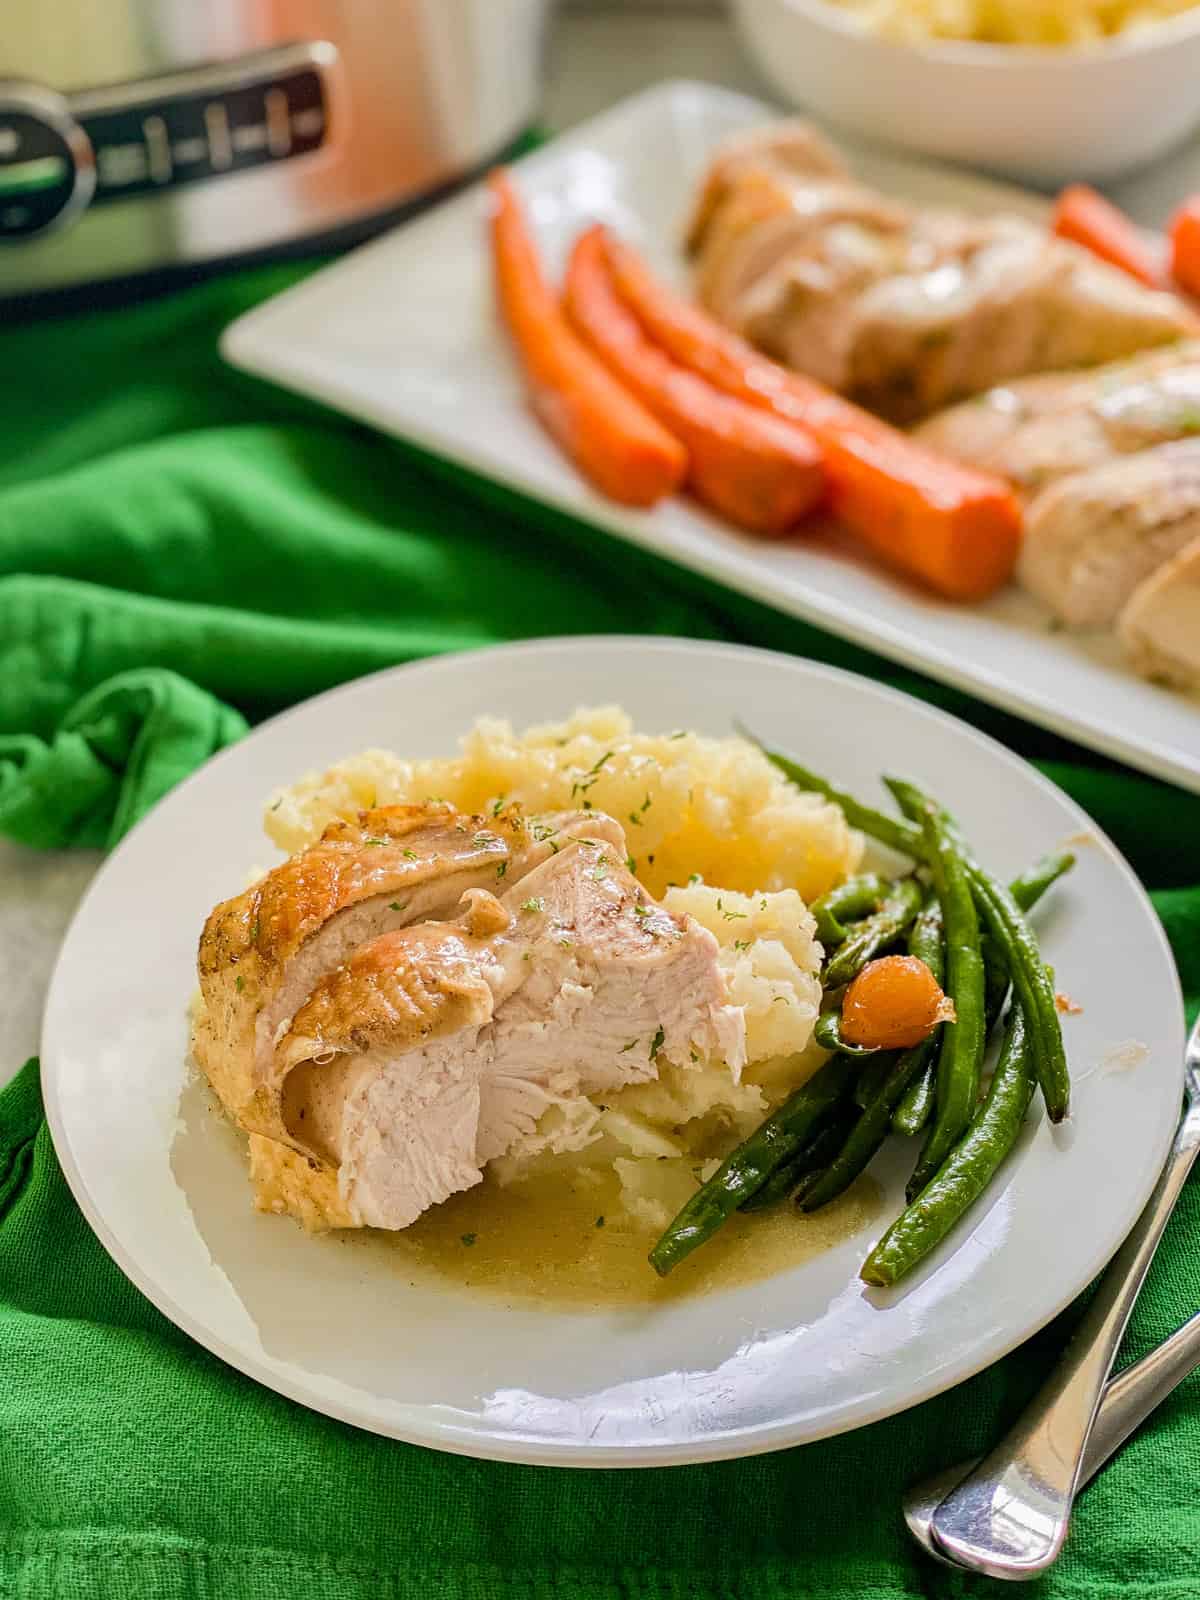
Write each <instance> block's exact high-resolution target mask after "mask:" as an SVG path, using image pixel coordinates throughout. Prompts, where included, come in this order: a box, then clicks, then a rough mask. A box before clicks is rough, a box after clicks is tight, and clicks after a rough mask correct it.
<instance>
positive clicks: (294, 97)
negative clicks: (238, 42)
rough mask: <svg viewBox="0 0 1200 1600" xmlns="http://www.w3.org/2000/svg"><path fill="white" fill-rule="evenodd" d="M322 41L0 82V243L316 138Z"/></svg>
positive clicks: (218, 174)
mask: <svg viewBox="0 0 1200 1600" xmlns="http://www.w3.org/2000/svg"><path fill="white" fill-rule="evenodd" d="M335 60H336V51H335V50H334V48H333V46H332V45H328V44H324V43H320V44H305V45H286V46H283V47H282V48H280V49H277V50H268V51H263V52H262V53H261V54H258V55H256V56H253V57H250V58H243V59H241V60H240V61H236V62H226V63H221V64H218V65H214V66H206V67H199V68H196V69H195V70H193V71H187V72H178V73H172V74H170V75H169V76H167V77H162V78H155V79H144V80H140V81H139V82H137V83H129V84H120V85H116V86H114V87H112V88H106V89H99V90H88V91H85V92H83V93H80V94H76V95H69V96H63V95H59V94H56V93H54V92H53V91H52V90H48V89H43V88H41V87H39V86H36V85H32V84H25V83H11V82H0V244H2V243H5V242H9V243H19V242H20V241H22V240H25V239H30V238H32V237H35V236H36V235H38V234H42V233H45V232H47V231H48V230H50V229H52V228H55V227H61V226H62V225H63V224H64V223H67V222H69V221H70V220H71V219H72V218H73V217H75V216H77V215H79V214H80V213H81V212H82V211H83V210H84V208H85V207H87V206H91V205H102V204H105V203H108V202H112V201H118V200H126V199H132V198H134V197H141V196H145V195H150V194H156V193H160V192H163V191H167V190H171V189H177V188H180V187H181V186H183V185H186V184H196V183H208V182H212V181H214V180H217V179H221V178H225V177H228V176H231V175H232V174H235V173H240V172H246V171H248V170H250V169H252V168H255V167H261V166H267V165H271V164H274V163H277V162H280V161H292V160H295V159H296V158H297V157H300V156H307V155H311V154H312V153H313V151H315V150H319V149H320V148H321V146H322V145H323V144H324V143H325V140H326V136H327V133H328V123H329V93H328V72H329V69H330V67H331V66H332V64H333V62H334V61H335Z"/></svg>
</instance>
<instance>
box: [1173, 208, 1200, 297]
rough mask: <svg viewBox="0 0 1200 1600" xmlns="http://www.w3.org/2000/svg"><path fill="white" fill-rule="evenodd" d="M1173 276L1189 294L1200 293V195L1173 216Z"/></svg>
mask: <svg viewBox="0 0 1200 1600" xmlns="http://www.w3.org/2000/svg"><path fill="white" fill-rule="evenodd" d="M1170 240H1171V276H1172V277H1173V278H1174V279H1175V282H1176V283H1177V284H1178V285H1179V287H1180V288H1181V289H1184V290H1186V291H1187V293H1188V294H1194V295H1200V195H1198V196H1196V198H1195V199H1192V200H1188V201H1185V202H1184V204H1183V205H1181V206H1180V208H1179V210H1178V211H1177V212H1176V213H1175V215H1174V216H1173V217H1172V218H1171V226H1170Z"/></svg>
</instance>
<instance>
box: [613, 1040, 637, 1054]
mask: <svg viewBox="0 0 1200 1600" xmlns="http://www.w3.org/2000/svg"><path fill="white" fill-rule="evenodd" d="M636 1044H637V1040H636V1039H630V1041H629V1043H628V1044H625V1045H622V1046H621V1048H620V1049H619V1050H618V1051H617V1054H618V1055H619V1056H627V1055H628V1054H629V1052H630V1051H631V1050H632V1049H633V1048H634V1047H635V1046H636Z"/></svg>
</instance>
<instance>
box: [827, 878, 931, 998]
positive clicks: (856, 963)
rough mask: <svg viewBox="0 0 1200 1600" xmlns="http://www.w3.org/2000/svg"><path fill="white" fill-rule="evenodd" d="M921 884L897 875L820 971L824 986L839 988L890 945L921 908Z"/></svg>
mask: <svg viewBox="0 0 1200 1600" xmlns="http://www.w3.org/2000/svg"><path fill="white" fill-rule="evenodd" d="M922 898H923V897H922V893H921V885H920V884H919V883H918V882H917V880H916V879H915V878H900V879H899V880H898V881H897V882H896V883H894V884H893V885H892V888H891V890H890V892H889V893H888V896H887V898H886V899H885V900H884V902H883V904H882V905H881V906H880V908H879V910H878V911H877V912H875V914H874V916H870V917H866V918H865V919H864V920H863V921H862V922H859V923H857V924H856V925H855V927H854V928H853V929H852V930H851V931H850V933H849V935H848V936H847V937H846V939H845V940H844V941H843V942H842V943H841V944H840V945H839V946H838V949H837V953H836V954H835V955H834V956H833V957H832V958H831V960H830V961H829V963H828V965H827V966H826V968H825V971H824V973H823V974H822V980H821V981H822V982H823V983H824V985H825V987H826V988H827V989H840V988H841V987H842V985H843V984H847V983H849V982H850V981H851V980H852V979H853V978H856V977H857V976H858V974H859V973H860V972H861V971H862V969H863V968H864V967H865V966H866V964H867V962H868V961H871V960H873V959H874V958H875V956H877V955H878V954H879V952H880V951H881V950H886V949H887V947H888V945H890V944H894V943H895V942H896V940H897V939H899V938H900V936H901V935H902V934H903V932H904V930H905V929H906V928H907V927H908V925H909V923H910V922H911V921H912V920H913V918H914V917H915V916H916V914H917V912H918V911H920V909H921V901H922Z"/></svg>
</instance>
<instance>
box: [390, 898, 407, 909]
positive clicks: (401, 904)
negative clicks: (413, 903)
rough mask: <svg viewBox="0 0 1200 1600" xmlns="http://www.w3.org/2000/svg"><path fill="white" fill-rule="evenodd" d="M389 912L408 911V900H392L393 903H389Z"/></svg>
mask: <svg viewBox="0 0 1200 1600" xmlns="http://www.w3.org/2000/svg"><path fill="white" fill-rule="evenodd" d="M388 910H389V911H407V910H408V901H407V900H392V901H389V903H388Z"/></svg>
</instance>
